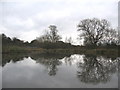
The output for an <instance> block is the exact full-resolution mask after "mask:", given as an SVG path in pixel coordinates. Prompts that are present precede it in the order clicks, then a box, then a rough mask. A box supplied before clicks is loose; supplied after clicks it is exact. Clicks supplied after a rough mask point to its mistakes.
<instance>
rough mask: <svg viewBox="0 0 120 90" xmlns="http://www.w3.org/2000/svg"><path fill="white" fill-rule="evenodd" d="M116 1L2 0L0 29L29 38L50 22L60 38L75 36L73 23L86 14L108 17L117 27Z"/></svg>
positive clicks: (35, 35) (88, 15)
mask: <svg viewBox="0 0 120 90" xmlns="http://www.w3.org/2000/svg"><path fill="white" fill-rule="evenodd" d="M118 1H119V0H1V1H0V19H2V20H0V33H5V34H6V35H7V36H9V37H17V38H19V39H22V40H25V41H31V40H33V39H35V38H36V37H38V36H40V35H41V34H42V33H43V32H44V30H45V29H47V28H48V26H49V25H56V26H57V28H58V30H59V34H60V35H61V36H62V37H63V40H64V39H65V37H66V36H67V37H69V36H71V37H72V38H73V39H74V40H75V39H76V38H77V36H78V32H77V27H76V26H77V24H78V23H79V22H80V21H81V20H83V19H86V18H94V17H95V18H99V19H107V20H108V21H109V22H110V23H111V25H112V27H114V28H117V25H118V24H117V23H118ZM1 13H2V14H1ZM75 43H77V41H75Z"/></svg>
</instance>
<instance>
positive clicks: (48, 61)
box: [32, 56, 62, 76]
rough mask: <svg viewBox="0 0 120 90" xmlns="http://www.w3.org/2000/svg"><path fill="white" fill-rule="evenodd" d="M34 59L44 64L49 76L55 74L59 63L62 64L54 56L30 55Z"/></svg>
mask: <svg viewBox="0 0 120 90" xmlns="http://www.w3.org/2000/svg"><path fill="white" fill-rule="evenodd" d="M32 58H33V59H34V60H36V62H37V63H40V64H42V65H44V66H46V68H47V70H48V74H49V75H50V76H54V75H56V72H57V70H58V68H57V66H59V65H60V64H62V62H61V61H60V60H59V59H58V58H56V57H54V56H53V57H51V58H50V56H48V57H47V56H46V57H45V56H41V57H37V58H36V57H35V56H33V57H32Z"/></svg>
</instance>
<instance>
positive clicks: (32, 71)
mask: <svg viewBox="0 0 120 90" xmlns="http://www.w3.org/2000/svg"><path fill="white" fill-rule="evenodd" d="M83 57H84V55H77V54H76V55H71V57H64V58H63V59H59V60H58V61H59V62H62V64H59V65H54V64H51V62H49V61H48V60H46V61H47V63H46V61H45V63H43V61H44V60H41V61H42V62H41V61H35V60H33V59H31V58H30V57H28V58H24V59H23V60H22V61H17V62H15V63H14V62H13V61H11V62H9V63H7V64H6V65H5V66H4V67H3V87H6V88H7V87H8V88H11V87H16V88H25V87H26V88H45V87H46V88H54V87H55V88H61V87H62V88H79V87H80V88H90V87H91V88H116V87H118V78H117V74H116V73H115V74H113V75H112V76H111V79H110V81H109V82H107V83H102V82H101V83H99V84H96V85H94V84H92V83H89V84H87V83H84V82H81V81H80V80H79V79H78V77H77V70H78V69H79V68H78V63H84V60H83ZM39 59H40V58H39ZM103 62H105V60H103ZM110 62H111V61H110ZM52 63H55V64H56V63H58V62H57V61H55V60H53V61H52ZM80 69H81V68H80ZM80 69H79V70H80ZM50 70H53V71H54V72H53V71H52V72H51V73H55V74H54V75H52V76H50V75H49V74H48V72H50Z"/></svg>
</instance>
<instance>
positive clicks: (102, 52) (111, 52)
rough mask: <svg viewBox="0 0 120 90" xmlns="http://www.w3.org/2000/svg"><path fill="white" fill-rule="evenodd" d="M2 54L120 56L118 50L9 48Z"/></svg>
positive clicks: (4, 49)
mask: <svg viewBox="0 0 120 90" xmlns="http://www.w3.org/2000/svg"><path fill="white" fill-rule="evenodd" d="M2 49H3V50H2V53H39V54H89V55H106V56H111V55H112V56H115V57H117V56H119V53H118V49H114V48H111V49H106V48H100V49H99V48H97V49H83V48H82V49H81V48H71V49H42V48H31V47H19V46H7V47H3V48H2Z"/></svg>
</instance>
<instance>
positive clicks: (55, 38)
mask: <svg viewBox="0 0 120 90" xmlns="http://www.w3.org/2000/svg"><path fill="white" fill-rule="evenodd" d="M49 29H50V39H51V41H52V42H56V41H59V40H60V39H61V37H60V35H58V30H57V27H56V26H55V25H50V26H49Z"/></svg>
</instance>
